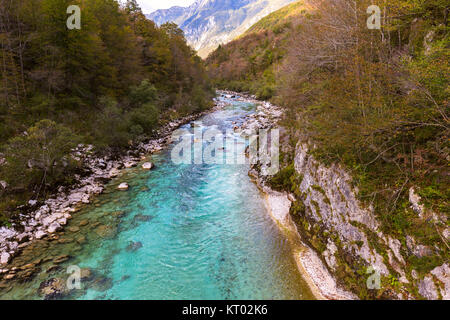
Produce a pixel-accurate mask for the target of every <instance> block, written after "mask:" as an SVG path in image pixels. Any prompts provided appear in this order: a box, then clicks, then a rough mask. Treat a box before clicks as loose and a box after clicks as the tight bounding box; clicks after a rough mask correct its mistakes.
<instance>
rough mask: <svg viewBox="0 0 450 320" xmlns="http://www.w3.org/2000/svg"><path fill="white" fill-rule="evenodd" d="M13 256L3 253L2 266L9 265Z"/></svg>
mask: <svg viewBox="0 0 450 320" xmlns="http://www.w3.org/2000/svg"><path fill="white" fill-rule="evenodd" d="M10 258H11V255H10V254H9V253H8V252H3V253H2V254H1V256H0V264H7V263H8V262H9V259H10Z"/></svg>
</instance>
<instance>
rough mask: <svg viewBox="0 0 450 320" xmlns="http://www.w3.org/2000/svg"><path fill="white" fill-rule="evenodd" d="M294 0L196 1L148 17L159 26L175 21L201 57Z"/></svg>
mask: <svg viewBox="0 0 450 320" xmlns="http://www.w3.org/2000/svg"><path fill="white" fill-rule="evenodd" d="M294 1H296V0H197V1H196V2H194V3H193V4H192V5H191V6H189V7H186V8H183V7H172V8H170V9H164V10H157V11H155V12H153V13H151V14H149V15H147V17H148V18H149V19H150V20H153V21H155V22H156V23H157V24H158V25H161V24H163V23H165V22H175V23H176V24H177V25H178V26H180V28H181V29H182V30H183V31H184V33H185V35H186V38H187V40H188V42H189V44H190V45H192V46H193V47H194V49H195V50H197V51H198V53H199V55H200V56H201V57H203V58H205V57H206V56H208V54H209V53H210V52H211V51H213V50H214V49H216V48H217V46H218V45H220V44H224V43H227V42H229V41H231V40H233V39H235V38H236V37H238V36H240V35H241V34H243V33H244V32H245V31H246V30H247V29H248V28H250V27H251V26H252V25H253V24H254V23H256V22H257V21H259V20H261V19H262V18H263V17H265V16H266V15H268V14H270V13H272V12H274V11H276V10H278V9H280V8H282V7H284V6H285V5H287V4H289V3H292V2H294Z"/></svg>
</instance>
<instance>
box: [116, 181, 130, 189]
mask: <svg viewBox="0 0 450 320" xmlns="http://www.w3.org/2000/svg"><path fill="white" fill-rule="evenodd" d="M129 187H130V186H129V185H128V183H126V182H123V183H121V184H120V185H119V186H118V187H117V189H119V190H128V188H129Z"/></svg>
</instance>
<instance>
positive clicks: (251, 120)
mask: <svg viewBox="0 0 450 320" xmlns="http://www.w3.org/2000/svg"><path fill="white" fill-rule="evenodd" d="M222 94H225V95H227V96H229V97H233V96H234V97H235V99H237V100H241V101H246V102H250V103H254V104H256V105H257V108H256V112H255V113H254V114H252V115H250V116H249V117H248V118H246V119H245V121H244V123H242V124H241V126H240V127H239V128H236V129H239V130H241V131H242V133H243V134H244V135H248V134H250V133H251V132H255V131H257V130H258V129H271V128H273V127H274V126H275V125H276V123H277V121H279V120H280V119H281V117H282V115H283V111H282V110H281V108H279V107H278V106H275V105H273V104H271V103H269V102H262V101H258V100H256V98H255V96H247V95H243V94H236V93H233V92H223V93H222ZM262 170H263V169H262V168H261V167H259V166H253V168H252V169H251V170H250V171H249V175H250V177H252V178H253V179H254V181H255V183H256V185H257V186H258V188H259V189H260V190H261V191H262V192H263V193H264V194H265V196H266V204H267V207H268V210H269V212H270V214H271V217H272V218H273V219H274V220H275V221H276V222H277V223H278V225H279V226H280V227H281V228H282V229H283V231H284V233H285V234H286V236H287V238H288V239H289V240H290V241H291V244H292V248H293V252H294V255H295V257H294V258H295V260H296V262H297V265H298V268H299V270H300V272H301V273H302V275H303V277H304V278H305V280H306V282H307V283H308V285H309V287H310V288H311V291H312V292H313V294H314V296H315V297H316V298H317V299H332V300H347V299H358V297H357V296H356V295H354V294H353V293H351V292H348V291H346V290H343V289H342V288H340V287H339V286H338V285H337V282H336V280H335V279H334V277H333V276H332V275H331V273H330V272H329V271H328V269H327V268H326V266H325V265H324V263H323V262H322V260H321V259H320V258H319V256H318V255H317V253H316V252H315V251H314V250H313V249H312V248H310V247H309V246H308V245H306V244H305V243H304V242H303V241H302V240H301V238H300V236H299V232H298V230H297V227H296V225H295V223H294V222H293V221H292V219H291V216H290V208H291V205H292V203H293V201H292V200H293V195H292V194H288V193H286V192H284V193H283V192H277V191H275V190H272V189H271V188H270V187H269V186H268V185H267V184H266V183H265V177H263V176H262V175H261V174H260V172H261V171H262Z"/></svg>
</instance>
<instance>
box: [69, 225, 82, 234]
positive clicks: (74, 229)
mask: <svg viewBox="0 0 450 320" xmlns="http://www.w3.org/2000/svg"><path fill="white" fill-rule="evenodd" d="M67 230H69V231H70V232H74V233H75V232H79V231H80V228H79V227H77V226H73V227H70V228H68V229H67Z"/></svg>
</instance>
